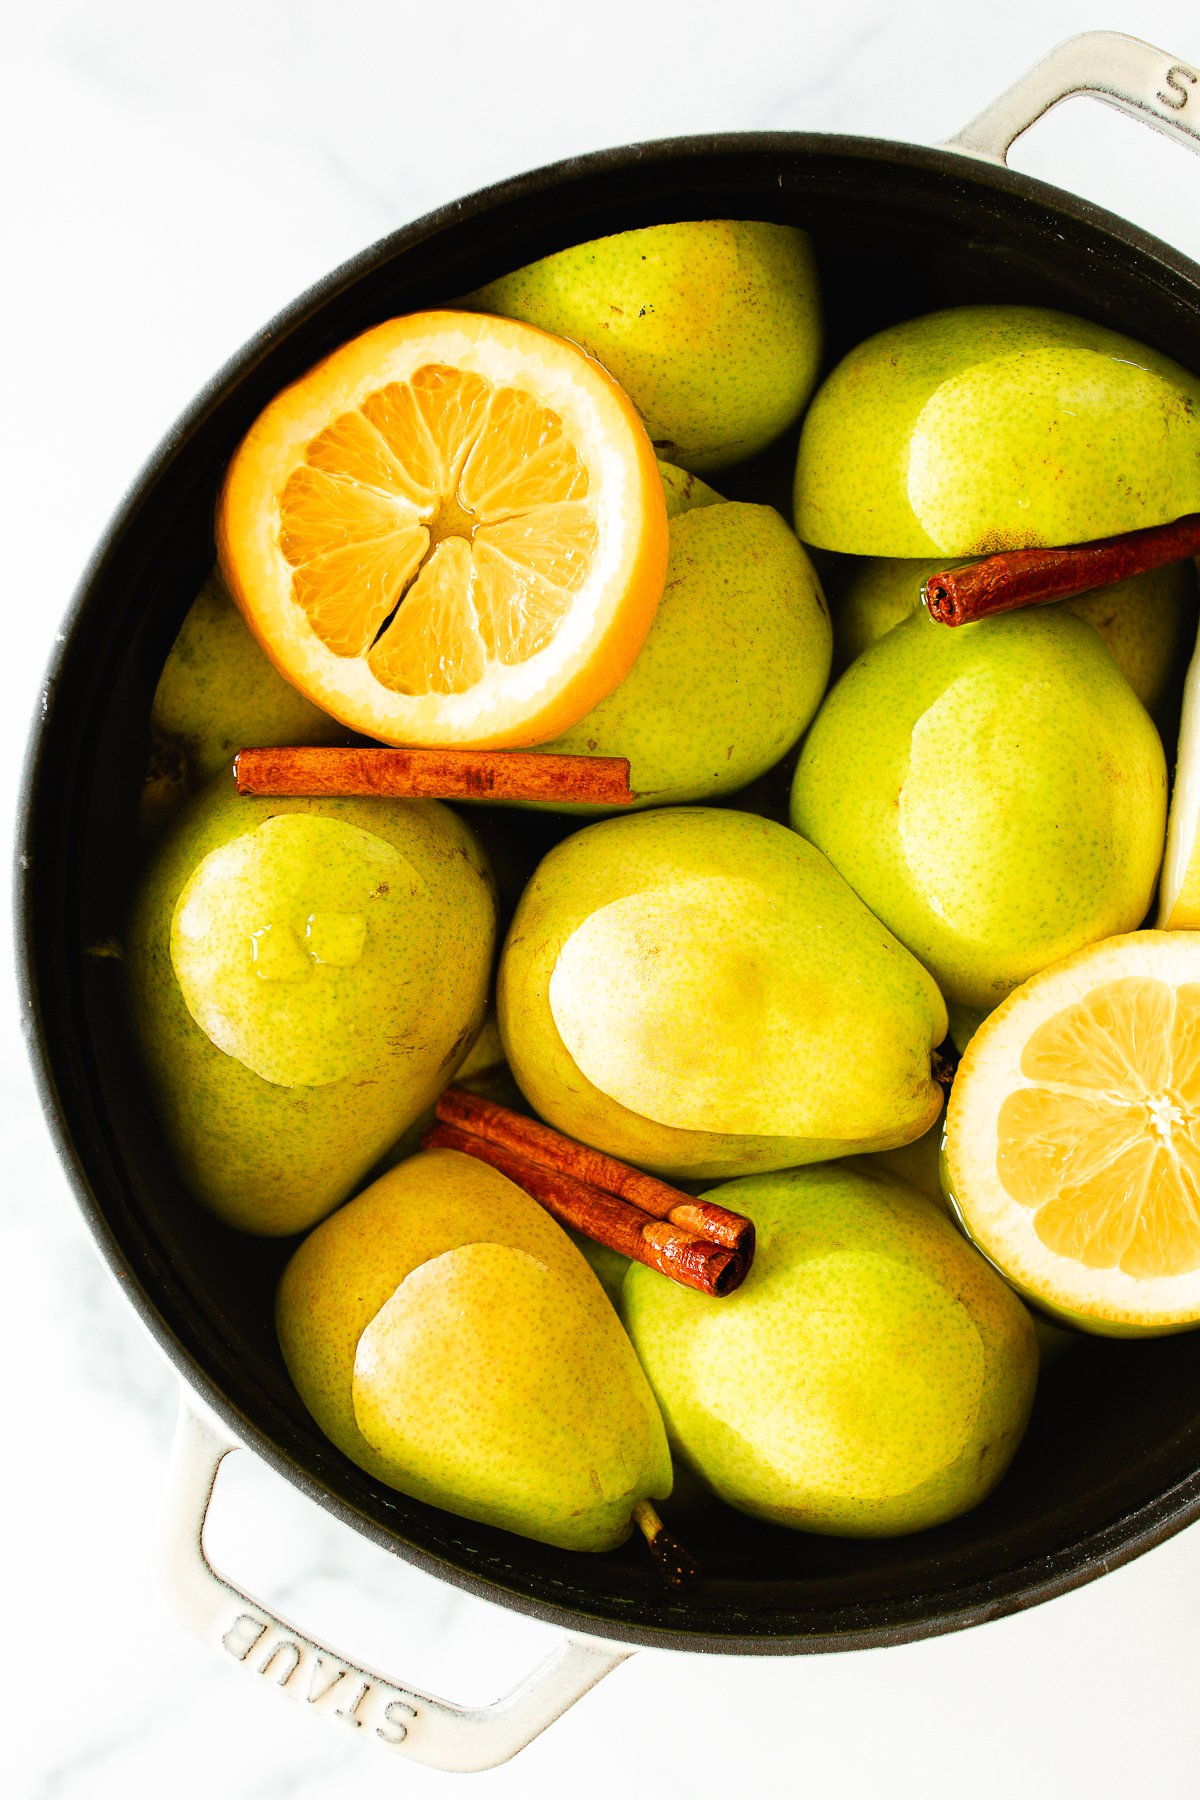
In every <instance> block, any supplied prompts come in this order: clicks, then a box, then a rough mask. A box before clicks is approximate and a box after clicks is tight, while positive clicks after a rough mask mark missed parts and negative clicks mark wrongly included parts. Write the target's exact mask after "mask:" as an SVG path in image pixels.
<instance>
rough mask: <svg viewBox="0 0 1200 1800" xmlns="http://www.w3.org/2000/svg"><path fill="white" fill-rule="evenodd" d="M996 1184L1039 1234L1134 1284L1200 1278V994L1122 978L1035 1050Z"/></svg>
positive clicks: (1056, 1024)
mask: <svg viewBox="0 0 1200 1800" xmlns="http://www.w3.org/2000/svg"><path fill="white" fill-rule="evenodd" d="M1020 1067H1021V1073H1022V1075H1024V1076H1025V1078H1026V1079H1027V1080H1028V1081H1029V1082H1030V1083H1032V1084H1033V1085H1031V1086H1028V1087H1021V1088H1018V1089H1016V1091H1015V1092H1013V1093H1010V1094H1009V1095H1008V1096H1007V1097H1006V1098H1005V1100H1004V1101H1003V1103H1002V1105H1001V1107H1000V1110H999V1115H998V1117H997V1126H996V1131H997V1148H996V1172H997V1175H998V1176H999V1179H1000V1182H1001V1184H1002V1186H1003V1187H1004V1189H1005V1191H1006V1193H1007V1194H1008V1195H1009V1196H1010V1197H1011V1198H1012V1199H1013V1200H1015V1201H1017V1202H1018V1204H1020V1205H1021V1206H1024V1207H1027V1208H1029V1209H1030V1211H1031V1213H1032V1214H1033V1225H1034V1230H1035V1231H1036V1233H1037V1236H1038V1237H1039V1238H1040V1240H1041V1241H1042V1243H1043V1244H1045V1245H1046V1247H1047V1248H1048V1249H1050V1250H1052V1251H1054V1252H1055V1253H1056V1254H1058V1255H1061V1256H1064V1257H1070V1258H1072V1259H1073V1260H1074V1261H1076V1262H1078V1263H1081V1264H1083V1265H1084V1266H1085V1267H1087V1268H1090V1269H1110V1268H1118V1269H1120V1270H1122V1271H1123V1272H1124V1273H1125V1274H1127V1275H1130V1276H1133V1277H1135V1278H1139V1279H1142V1278H1151V1279H1152V1278H1155V1277H1158V1276H1164V1275H1182V1274H1186V1273H1188V1272H1189V1271H1191V1270H1193V1269H1196V1268H1200V985H1198V984H1185V985H1181V986H1179V987H1173V986H1171V985H1169V984H1168V983H1167V982H1164V981H1159V980H1156V979H1154V978H1153V977H1151V976H1145V975H1139V976H1129V977H1123V978H1120V979H1117V980H1112V981H1108V982H1105V983H1103V984H1101V985H1100V986H1098V987H1095V988H1093V989H1092V990H1091V991H1090V992H1089V993H1087V994H1085V995H1084V996H1083V998H1082V999H1080V1000H1078V1001H1076V1002H1074V1003H1073V1004H1071V1005H1069V1006H1065V1007H1063V1008H1062V1009H1061V1010H1060V1011H1058V1012H1056V1013H1054V1014H1053V1015H1052V1016H1051V1017H1050V1018H1048V1019H1046V1020H1044V1021H1043V1022H1042V1024H1041V1025H1039V1026H1038V1028H1037V1029H1036V1030H1035V1031H1034V1032H1033V1034H1032V1035H1031V1036H1030V1038H1029V1039H1028V1041H1027V1042H1026V1044H1025V1046H1024V1049H1023V1051H1022V1054H1021V1063H1020Z"/></svg>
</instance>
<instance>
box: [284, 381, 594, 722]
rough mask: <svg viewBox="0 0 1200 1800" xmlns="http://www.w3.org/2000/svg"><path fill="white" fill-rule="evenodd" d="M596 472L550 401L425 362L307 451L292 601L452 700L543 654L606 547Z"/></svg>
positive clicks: (397, 673)
mask: <svg viewBox="0 0 1200 1800" xmlns="http://www.w3.org/2000/svg"><path fill="white" fill-rule="evenodd" d="M587 494H588V471H587V469H586V467H585V466H584V464H583V462H582V461H581V459H580V457H579V455H578V452H577V451H576V449H575V447H574V445H573V444H572V443H571V442H570V441H569V440H568V438H567V437H566V435H565V434H564V431H563V425H562V420H561V419H560V418H559V416H558V414H557V413H555V412H553V411H551V409H550V408H549V407H546V406H543V405H542V404H541V403H540V402H539V401H537V400H536V399H535V398H534V397H533V396H532V395H531V394H528V393H525V392H523V391H522V390H521V389H519V388H512V387H497V386H495V385H494V384H493V383H491V382H489V381H486V380H485V379H484V378H483V377H482V376H480V375H474V374H470V373H468V372H466V371H464V370H461V369H454V368H447V367H443V366H441V365H438V364H429V365H427V366H426V367H424V368H421V369H417V370H416V371H415V373H414V374H413V375H412V377H411V379H410V380H408V381H406V382H392V383H390V384H389V385H388V386H387V387H385V388H381V389H380V390H379V391H378V392H377V393H374V394H370V395H368V396H367V398H366V399H365V400H364V401H363V402H362V404H361V406H359V407H358V408H357V410H356V411H353V412H346V413H343V414H342V415H341V416H340V417H339V418H337V419H335V420H334V422H333V424H332V425H329V426H327V427H326V429H325V430H324V431H322V432H320V433H319V434H318V435H317V436H316V437H315V438H313V439H312V441H311V442H310V443H309V444H308V445H307V446H306V448H305V459H304V461H303V462H302V463H301V464H300V466H299V467H298V468H297V469H294V470H293V472H292V474H291V475H290V476H289V477H288V480H287V482H286V483H285V485H284V488H283V491H282V493H281V494H280V496H279V547H280V549H281V551H282V552H283V555H284V557H285V558H286V559H287V561H288V562H289V563H290V564H291V566H292V570H293V575H292V596H293V598H294V599H295V601H296V602H297V604H298V605H299V606H301V607H302V608H303V609H304V612H305V614H306V615H307V617H308V620H309V623H310V624H311V626H312V628H313V630H314V631H315V632H316V634H317V636H318V637H319V638H320V639H321V641H322V642H323V643H324V644H325V645H326V646H327V647H328V648H329V649H330V650H332V651H334V652H335V653H336V654H337V655H339V656H365V657H366V659H367V662H368V663H369V665H370V667H371V669H372V671H373V673H374V674H375V676H376V677H377V679H378V680H379V681H381V682H382V683H383V684H384V685H385V686H386V687H389V688H392V689H393V690H394V691H396V692H398V693H402V694H430V693H436V694H457V693H462V692H464V691H465V690H466V689H468V688H471V687H473V686H475V684H476V683H477V682H479V681H480V680H482V678H483V676H484V675H485V674H486V672H487V667H488V664H489V663H501V664H512V663H520V662H524V661H526V660H527V659H528V658H529V657H531V656H533V655H535V654H536V653H537V651H539V650H541V649H543V648H544V647H545V646H546V645H547V644H548V643H549V642H550V640H551V638H552V637H553V636H554V633H555V632H556V630H557V629H558V627H559V625H560V624H561V623H562V620H563V619H564V618H565V617H566V615H567V613H568V612H569V611H570V609H571V602H572V596H573V595H574V594H575V593H577V592H578V591H579V589H580V587H582V585H583V583H584V582H585V581H586V579H587V576H588V572H589V569H590V567H591V563H592V560H593V558H594V556H595V552H596V545H597V537H598V533H597V527H596V521H595V517H594V515H593V511H592V509H591V507H590V506H589V505H588V502H587Z"/></svg>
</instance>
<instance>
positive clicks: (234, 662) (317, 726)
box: [143, 570, 347, 830]
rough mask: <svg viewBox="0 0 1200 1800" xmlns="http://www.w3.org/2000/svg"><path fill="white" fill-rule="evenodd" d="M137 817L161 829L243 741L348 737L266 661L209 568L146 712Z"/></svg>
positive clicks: (317, 740)
mask: <svg viewBox="0 0 1200 1800" xmlns="http://www.w3.org/2000/svg"><path fill="white" fill-rule="evenodd" d="M150 730H151V759H150V771H149V774H148V777H147V787H146V791H145V794H144V796H143V818H144V820H145V821H146V822H147V823H148V824H149V826H150V827H151V829H152V830H153V829H157V828H161V826H163V825H165V824H166V822H167V820H168V818H170V817H171V816H172V814H173V813H174V812H176V811H177V810H178V808H179V806H181V805H182V804H183V801H184V800H185V799H186V798H187V796H188V794H189V793H194V792H195V791H196V789H197V788H200V787H202V786H203V785H204V783H205V782H206V781H211V780H212V778H213V776H214V775H216V774H217V772H218V771H219V770H221V769H223V768H225V767H226V765H227V764H228V763H229V762H230V761H231V760H232V758H233V757H234V756H236V755H237V752H238V751H239V750H242V749H245V748H247V747H248V746H250V745H255V744H261V745H267V744H333V743H339V742H344V741H345V739H346V735H347V733H346V727H345V726H344V725H341V724H339V723H338V721H337V720H336V719H331V718H330V716H329V714H328V713H326V712H322V711H321V709H320V707H319V706H314V705H313V703H312V701H311V700H308V699H306V698H305V696H304V695H303V694H301V693H300V692H299V691H298V689H296V688H294V687H293V686H292V684H291V682H290V681H285V680H284V678H283V676H282V675H281V674H280V673H279V671H278V670H277V669H276V668H275V666H274V664H273V663H271V662H269V661H268V660H267V657H266V654H265V652H264V651H262V650H261V649H260V648H259V646H258V644H257V643H256V642H255V640H254V638H252V637H251V635H250V633H249V631H248V630H247V628H246V622H245V620H244V619H243V618H242V615H241V613H240V612H239V611H238V609H237V607H236V606H235V605H234V603H233V600H232V599H231V598H230V594H229V590H228V588H227V587H226V586H225V583H224V582H223V581H222V579H221V576H220V574H219V573H218V572H217V571H216V570H214V571H213V573H212V574H211V575H210V576H209V578H208V580H207V581H206V582H205V584H204V586H203V587H202V588H201V589H200V592H199V593H198V594H197V595H196V598H195V599H194V600H193V602H192V604H191V606H190V608H189V609H188V613H187V616H186V618H185V619H184V621H183V624H182V625H181V626H180V628H179V635H178V637H177V638H176V639H175V642H174V644H173V645H172V646H171V650H170V653H169V654H168V656H167V660H166V662H165V663H164V664H163V671H162V674H161V675H160V676H159V678H158V686H157V688H156V689H155V691H154V703H153V706H152V707H151V711H150Z"/></svg>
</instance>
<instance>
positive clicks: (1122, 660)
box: [833, 556, 1196, 714]
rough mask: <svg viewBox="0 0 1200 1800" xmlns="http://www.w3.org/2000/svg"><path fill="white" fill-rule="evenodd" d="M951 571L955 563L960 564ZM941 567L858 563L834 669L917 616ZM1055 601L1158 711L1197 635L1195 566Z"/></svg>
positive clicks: (899, 560) (1152, 572)
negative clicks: (928, 583) (925, 592)
mask: <svg viewBox="0 0 1200 1800" xmlns="http://www.w3.org/2000/svg"><path fill="white" fill-rule="evenodd" d="M954 566H955V567H956V568H957V567H959V566H960V565H959V563H958V560H957V559H955V564H954ZM945 567H946V559H945V558H944V557H942V558H941V559H937V558H934V559H930V558H926V559H925V560H918V561H916V562H912V561H908V560H907V559H905V558H903V557H888V556H881V557H868V558H865V559H864V560H863V561H861V562H858V563H857V564H856V565H855V566H854V567H853V568H852V570H851V572H850V576H849V580H848V581H847V582H846V584H845V587H844V588H843V591H842V598H841V604H840V605H839V606H838V607H837V608H836V609H835V611H834V618H833V642H834V661H835V666H836V667H837V668H838V669H839V671H840V670H841V669H844V668H847V667H848V666H849V664H850V663H852V662H853V661H854V658H855V657H856V656H861V655H862V652H863V651H864V650H866V649H867V648H869V646H870V645H871V644H873V643H874V642H875V641H876V639H877V638H881V637H882V636H883V635H884V633H885V632H887V631H890V630H891V629H892V627H893V625H898V624H899V623H900V621H901V619H906V618H907V617H908V615H909V614H910V613H913V612H916V610H917V608H918V607H919V606H920V604H921V587H922V585H923V583H924V582H925V581H926V580H927V579H928V578H929V576H930V575H933V574H935V573H937V572H939V571H940V570H942V569H944V568H945ZM1053 604H1054V606H1055V607H1061V608H1062V610H1063V611H1064V612H1069V613H1074V615H1075V617H1076V618H1077V619H1085V620H1086V621H1087V623H1088V624H1089V625H1090V626H1091V627H1092V628H1093V630H1094V631H1096V632H1097V633H1098V634H1099V636H1100V637H1101V638H1102V640H1103V642H1104V647H1105V649H1106V650H1107V651H1108V653H1109V655H1110V656H1111V657H1112V659H1113V661H1114V662H1115V663H1116V665H1117V667H1118V669H1120V671H1121V673H1122V675H1124V677H1125V679H1126V681H1127V682H1128V683H1129V685H1130V687H1131V688H1132V689H1133V691H1134V693H1135V694H1136V695H1137V697H1138V699H1139V700H1140V701H1141V703H1142V705H1143V706H1144V707H1145V708H1146V711H1147V712H1148V713H1152V714H1157V713H1158V711H1159V709H1160V708H1161V707H1162V705H1163V703H1164V701H1165V700H1166V699H1167V697H1168V695H1169V693H1170V692H1171V690H1172V688H1173V687H1174V685H1175V682H1176V680H1177V677H1178V672H1179V667H1180V663H1181V660H1185V659H1186V657H1187V655H1188V653H1189V649H1190V646H1191V644H1192V641H1193V639H1194V638H1195V635H1196V579H1195V572H1194V569H1193V567H1192V564H1191V563H1190V562H1178V563H1167V564H1165V565H1164V567H1163V568H1161V569H1147V570H1145V571H1144V572H1143V573H1142V574H1140V575H1130V576H1129V577H1128V578H1127V579H1126V580H1125V581H1115V582H1113V583H1112V585H1111V586H1109V587H1101V588H1090V589H1089V590H1088V592H1087V593H1085V594H1076V595H1074V596H1073V597H1072V598H1071V599H1069V600H1059V601H1056V602H1054V603H1053Z"/></svg>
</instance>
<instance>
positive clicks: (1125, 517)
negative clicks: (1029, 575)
mask: <svg viewBox="0 0 1200 1800" xmlns="http://www.w3.org/2000/svg"><path fill="white" fill-rule="evenodd" d="M795 508H796V530H797V532H798V533H799V535H800V537H802V538H803V539H804V541H805V543H810V544H819V545H821V546H822V547H823V548H825V549H827V550H841V551H847V552H849V553H850V554H851V555H854V556H904V557H926V556H937V555H945V556H972V555H979V554H980V553H981V552H987V551H992V550H1003V549H1013V548H1017V547H1019V546H1028V545H1044V544H1078V543H1082V542H1084V541H1086V540H1087V539H1090V538H1099V537H1107V536H1109V535H1110V534H1111V533H1114V532H1119V531H1132V530H1135V529H1137V528H1138V527H1140V526H1143V525H1159V524H1162V523H1163V522H1164V521H1166V520H1168V519H1177V518H1179V517H1180V516H1181V514H1183V513H1190V512H1196V511H1200V379H1198V378H1197V377H1196V376H1195V375H1192V374H1189V372H1188V371H1187V370H1186V369H1183V368H1181V367H1180V366H1179V365H1178V364H1177V363H1174V362H1172V361H1170V359H1169V358H1168V357H1165V356H1161V355H1160V354H1159V353H1158V351H1156V350H1150V349H1147V348H1146V346H1145V345H1143V344H1138V343H1135V342H1134V340H1133V339H1132V338H1127V337H1122V336H1121V335H1120V334H1119V333H1118V332H1115V331H1109V330H1107V329H1106V328H1105V327H1104V326H1102V325H1093V324H1092V323H1091V322H1090V320H1087V319H1076V318H1072V317H1071V316H1070V315H1069V314H1067V313H1059V312H1048V311H1046V310H1044V309H1043V308H1041V307H1035V306H961V307H957V308H953V309H952V310H950V311H948V312H939V313H932V314H929V315H928V316H926V317H924V318H919V319H910V320H908V321H907V322H906V323H905V324H903V325H893V326H890V327H889V328H888V330H886V331H881V332H880V333H879V334H878V336H876V337H873V338H868V339H867V341H866V342H865V343H862V344H859V345H858V346H857V348H856V349H854V350H852V351H851V352H850V354H849V355H848V356H846V357H845V358H843V360H842V361H841V362H840V363H839V364H838V366H837V367H836V368H835V369H834V371H833V373H832V374H831V375H830V376H829V377H828V379H827V380H826V381H825V382H824V384H823V385H822V387H821V389H820V391H819V392H818V394H817V396H816V398H815V399H814V401H813V403H812V406H811V407H810V408H809V411H808V415H807V417H806V419H805V421H804V429H803V431H802V433H801V436H800V452H799V457H798V459H797V463H796V485H795Z"/></svg>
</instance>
